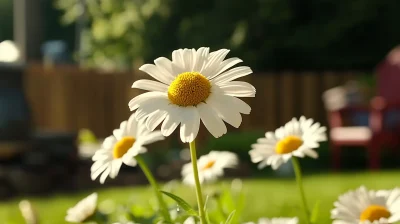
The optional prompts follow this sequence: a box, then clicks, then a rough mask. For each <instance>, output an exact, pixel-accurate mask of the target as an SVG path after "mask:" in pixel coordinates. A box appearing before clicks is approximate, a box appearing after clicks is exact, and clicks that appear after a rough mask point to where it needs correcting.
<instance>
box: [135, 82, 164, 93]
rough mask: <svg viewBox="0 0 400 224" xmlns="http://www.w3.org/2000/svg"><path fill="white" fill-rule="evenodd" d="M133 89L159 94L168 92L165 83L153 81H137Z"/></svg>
mask: <svg viewBox="0 0 400 224" xmlns="http://www.w3.org/2000/svg"><path fill="white" fill-rule="evenodd" d="M132 88H137V89H143V90H148V91H158V92H167V91H168V86H167V85H165V84H164V83H161V82H157V81H153V80H146V79H142V80H137V81H136V82H134V83H133V85H132Z"/></svg>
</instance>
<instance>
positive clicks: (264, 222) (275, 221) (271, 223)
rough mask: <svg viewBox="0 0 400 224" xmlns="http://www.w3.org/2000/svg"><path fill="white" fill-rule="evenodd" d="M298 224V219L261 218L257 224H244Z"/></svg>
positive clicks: (249, 223)
mask: <svg viewBox="0 0 400 224" xmlns="http://www.w3.org/2000/svg"><path fill="white" fill-rule="evenodd" d="M297 223H299V219H298V218H297V217H295V218H272V219H268V218H261V219H259V220H258V222H257V223H254V222H247V223H245V224H297Z"/></svg>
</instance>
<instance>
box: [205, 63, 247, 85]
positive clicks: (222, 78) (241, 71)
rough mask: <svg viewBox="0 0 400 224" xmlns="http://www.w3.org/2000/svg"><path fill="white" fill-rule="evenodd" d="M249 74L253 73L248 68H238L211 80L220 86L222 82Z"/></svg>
mask: <svg viewBox="0 0 400 224" xmlns="http://www.w3.org/2000/svg"><path fill="white" fill-rule="evenodd" d="M251 73H253V71H252V70H251V69H250V68H249V67H247V66H240V67H236V68H233V69H231V70H228V71H226V72H224V73H222V74H221V75H219V76H217V77H215V79H213V80H212V82H213V83H216V84H221V83H224V82H229V81H232V80H234V79H237V78H240V77H243V76H246V75H249V74H251Z"/></svg>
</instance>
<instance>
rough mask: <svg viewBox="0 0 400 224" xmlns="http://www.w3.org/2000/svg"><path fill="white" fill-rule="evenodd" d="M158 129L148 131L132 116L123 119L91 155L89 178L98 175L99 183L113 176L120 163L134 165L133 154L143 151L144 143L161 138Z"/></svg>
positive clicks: (94, 177) (115, 174)
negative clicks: (118, 126) (91, 163)
mask: <svg viewBox="0 0 400 224" xmlns="http://www.w3.org/2000/svg"><path fill="white" fill-rule="evenodd" d="M163 139H164V136H163V135H162V134H161V132H160V131H154V132H153V131H149V130H148V129H147V128H146V126H145V125H144V123H143V122H138V121H136V119H135V118H134V116H133V115H132V116H130V117H129V119H128V121H123V122H122V123H121V125H120V128H119V129H116V130H114V132H113V135H112V136H109V137H107V138H106V139H105V140H104V142H103V145H102V147H101V149H100V150H98V151H97V152H96V153H95V154H94V156H93V158H92V159H93V161H94V163H93V165H92V167H91V169H90V170H91V178H92V180H95V179H96V178H97V177H98V176H100V174H102V175H101V177H100V183H102V184H103V183H104V181H105V180H106V178H107V176H110V178H115V177H116V176H117V175H118V172H119V170H120V168H121V165H122V163H124V164H126V165H128V166H136V164H137V162H136V160H135V158H134V157H135V156H137V155H139V154H141V153H145V152H146V151H147V149H146V148H145V147H144V145H147V144H150V143H153V142H156V141H160V140H163Z"/></svg>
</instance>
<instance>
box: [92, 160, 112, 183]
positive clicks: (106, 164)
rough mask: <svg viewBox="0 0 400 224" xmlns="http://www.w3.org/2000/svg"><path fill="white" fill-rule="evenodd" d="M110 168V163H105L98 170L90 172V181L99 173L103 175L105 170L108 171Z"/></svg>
mask: <svg viewBox="0 0 400 224" xmlns="http://www.w3.org/2000/svg"><path fill="white" fill-rule="evenodd" d="M109 166H110V162H105V163H104V164H103V165H102V166H101V167H100V168H98V169H97V170H96V171H94V172H93V171H92V172H91V175H90V176H91V179H92V180H95V179H96V178H97V177H98V176H99V175H100V174H101V173H103V172H104V171H105V170H106V169H108V168H109Z"/></svg>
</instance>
